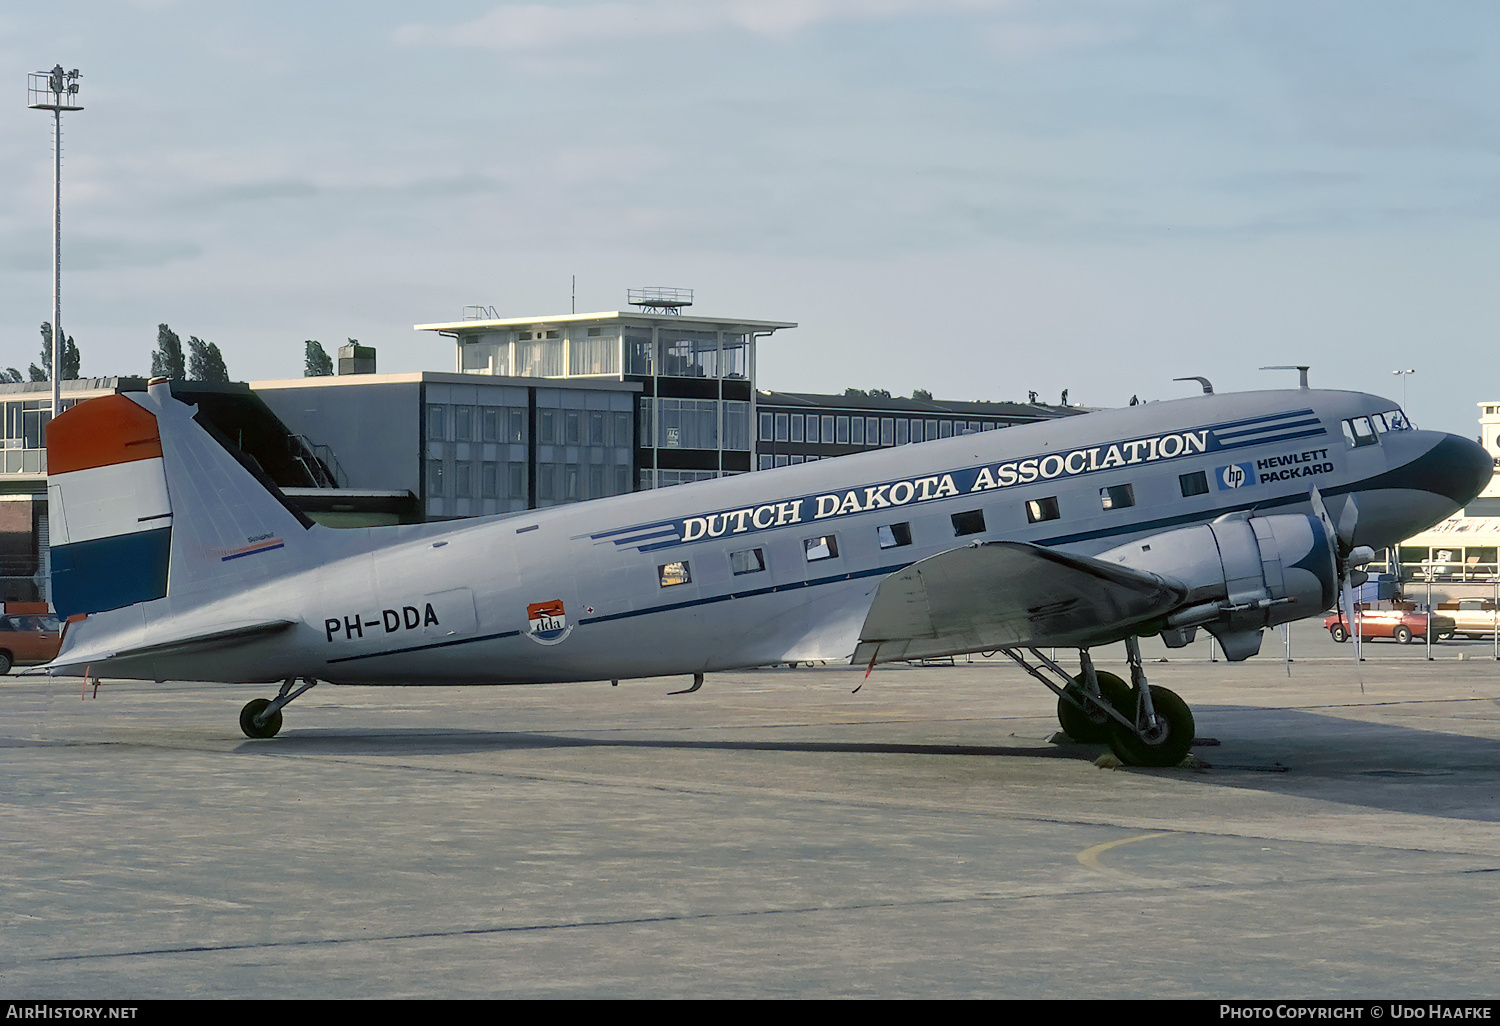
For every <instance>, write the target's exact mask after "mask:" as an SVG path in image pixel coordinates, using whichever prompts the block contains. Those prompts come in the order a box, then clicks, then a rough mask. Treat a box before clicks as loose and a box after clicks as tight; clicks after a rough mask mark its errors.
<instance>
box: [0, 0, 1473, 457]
mask: <svg viewBox="0 0 1500 1026" xmlns="http://www.w3.org/2000/svg"><path fill="white" fill-rule="evenodd" d="M56 63H61V64H63V65H64V67H66V68H70V69H71V68H75V67H76V68H79V69H81V71H82V72H83V78H82V84H83V90H82V93H81V98H82V102H83V103H84V105H85V106H86V108H87V109H86V110H84V111H82V112H81V113H77V114H71V115H65V116H64V124H63V141H64V164H63V231H64V241H63V253H64V272H63V323H64V327H65V328H66V329H67V331H68V333H69V334H71V335H73V336H74V338H76V339H77V341H78V344H79V347H80V349H81V350H82V354H83V371H84V373H85V374H87V375H110V374H123V373H135V374H139V373H144V372H145V371H146V370H148V369H149V366H150V353H151V350H152V349H153V348H154V346H155V336H156V325H157V324H158V323H159V322H162V321H166V322H168V323H169V324H171V326H172V327H173V328H174V329H175V330H177V331H178V332H179V333H180V334H181V335H182V337H183V338H184V339H186V337H187V336H188V335H189V334H193V335H198V336H200V337H202V338H204V339H207V340H208V341H211V342H214V343H216V344H217V345H218V346H219V348H220V349H221V350H222V351H223V354H224V357H225V360H226V362H227V364H228V366H229V370H230V373H231V375H232V376H234V377H235V378H239V379H255V378H266V377H290V376H298V375H300V374H301V371H302V348H303V347H302V341H303V340H304V339H308V338H314V339H319V340H321V341H322V342H323V343H324V345H325V347H326V348H327V349H328V350H329V352H330V353H332V351H333V349H334V348H335V346H336V345H338V344H339V343H342V342H343V341H344V340H345V339H346V338H348V337H355V338H358V339H359V340H360V341H361V342H364V343H367V344H372V345H375V346H377V347H378V348H379V351H380V356H379V359H380V369H381V370H383V371H408V370H423V369H429V370H449V369H451V368H452V366H453V354H452V349H451V344H450V343H449V342H447V340H444V339H440V338H438V337H436V336H433V335H429V334H427V333H418V332H414V331H413V330H412V328H411V326H412V325H413V324H415V323H422V322H432V321H442V320H456V319H459V318H460V317H461V316H462V310H463V307H464V305H465V304H470V303H482V304H489V305H493V306H495V307H496V308H497V309H498V311H499V312H500V313H501V314H502V315H503V316H523V315H533V314H536V315H541V314H548V313H559V312H567V311H568V310H569V308H570V303H571V299H570V282H571V279H572V276H574V275H576V276H577V309H578V310H579V311H580V312H584V311H597V310H614V309H619V308H620V307H622V306H623V305H624V303H625V292H626V289H627V288H631V287H640V286H644V285H665V286H677V287H684V288H692V289H695V290H696V292H697V305H696V307H695V308H694V309H695V310H697V311H700V312H702V313H705V314H709V315H718V316H726V317H744V318H751V319H767V320H787V321H796V322H798V323H799V324H800V327H799V328H797V329H795V330H793V331H788V332H782V333H778V334H777V335H776V336H774V337H773V338H772V339H771V340H769V341H767V342H766V343H764V344H763V346H762V349H761V356H760V385H761V387H763V388H776V389H784V390H790V391H835V392H836V391H842V390H843V389H844V388H845V387H847V386H857V387H861V388H871V387H876V388H886V389H889V390H890V391H891V392H892V393H894V394H909V393H910V392H911V391H912V389H913V388H926V389H929V390H931V391H932V392H933V393H934V394H935V395H937V396H938V397H941V398H951V399H1024V398H1025V396H1026V393H1027V392H1028V391H1029V390H1035V391H1037V392H1039V393H1040V394H1041V396H1042V398H1044V399H1046V400H1049V401H1053V402H1055V401H1056V400H1057V399H1058V397H1059V394H1060V392H1061V391H1062V389H1064V388H1066V389H1068V390H1069V398H1070V400H1071V401H1073V402H1079V403H1083V404H1086V405H1091V406H1119V405H1123V404H1125V403H1127V402H1129V400H1130V398H1131V396H1132V395H1138V396H1140V397H1141V398H1142V399H1164V398H1171V397H1175V396H1180V395H1187V394H1191V393H1192V392H1193V390H1195V389H1196V387H1197V386H1196V385H1192V386H1189V385H1184V384H1174V383H1173V382H1172V380H1171V379H1172V378H1174V377H1179V376H1183V375H1189V374H1203V375H1207V376H1208V377H1210V378H1212V379H1213V381H1214V384H1215V385H1216V386H1217V387H1218V389H1219V390H1220V391H1230V390H1242V389H1250V388H1262V387H1269V386H1275V385H1280V384H1292V383H1294V381H1295V378H1294V377H1293V375H1292V374H1291V373H1289V372H1263V371H1260V370H1258V368H1259V367H1261V366H1262V365H1264V364H1285V363H1308V364H1311V365H1312V380H1313V383H1314V384H1315V385H1318V386H1326V387H1343V388H1354V389H1359V390H1363V391H1373V392H1379V393H1381V394H1384V395H1387V396H1393V397H1395V398H1397V399H1399V398H1400V394H1401V380H1400V379H1399V378H1398V377H1396V376H1393V374H1392V371H1393V370H1396V369H1406V368H1408V367H1410V368H1415V370H1416V372H1417V373H1416V374H1414V375H1412V376H1411V377H1410V379H1409V382H1408V385H1407V389H1408V406H1409V408H1410V411H1411V413H1412V415H1413V417H1414V418H1415V419H1416V421H1417V423H1418V425H1419V426H1430V427H1440V428H1444V429H1447V430H1452V431H1458V432H1461V433H1464V434H1469V435H1472V434H1474V433H1475V426H1474V423H1475V419H1476V416H1477V410H1476V407H1475V403H1477V402H1480V401H1482V400H1491V401H1494V400H1500V377H1497V374H1496V371H1497V367H1500V357H1497V350H1500V331H1497V327H1500V311H1497V299H1500V288H1497V285H1500V234H1497V227H1500V224H1497V214H1500V178H1497V171H1500V4H1496V3H1495V2H1494V0H1432V2H1428V3H1415V2H1410V0H1407V2H1394V0H1242V2H1214V0H616V2H587V0H584V2H561V0H559V2H548V3H495V2H493V0H491V2H478V0H475V2H463V0H449V2H444V0H429V2H427V3H423V4H413V3H395V2H388V0H365V2H362V3H357V4H356V3H317V2H315V0H298V2H294V3H293V2H279V0H254V2H237V0H212V2H193V0H134V2H130V0H116V2H107V0H72V2H70V3H68V4H66V5H64V6H63V7H59V8H56V9H55V13H54V8H53V7H52V6H49V5H45V4H8V5H6V7H5V8H4V10H3V13H0V66H3V67H4V68H6V69H8V71H7V72H6V77H5V78H4V79H0V81H8V82H9V83H10V88H11V96H12V102H10V103H9V104H5V105H3V106H0V176H3V177H0V180H3V181H4V182H5V184H6V188H5V189H4V192H3V194H0V330H3V334H0V339H3V345H4V351H3V353H0V367H3V366H15V367H19V368H20V369H21V370H22V371H23V372H24V371H25V369H26V366H27V364H28V363H30V362H33V361H36V360H37V359H38V349H39V343H40V337H39V334H38V330H37V328H38V325H39V324H40V322H41V321H43V320H47V319H50V316H51V276H50V268H51V248H50V247H51V173H52V165H51V131H50V124H49V122H50V115H45V114H43V113H40V112H38V111H33V110H28V109H27V108H26V105H25V96H26V94H25V85H26V74H27V72H31V71H38V70H44V69H47V68H50V67H52V65H53V64H56Z"/></svg>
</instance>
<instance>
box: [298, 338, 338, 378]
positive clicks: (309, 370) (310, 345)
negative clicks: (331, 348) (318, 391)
mask: <svg viewBox="0 0 1500 1026" xmlns="http://www.w3.org/2000/svg"><path fill="white" fill-rule="evenodd" d="M303 347H304V352H305V356H304V358H303V362H302V376H303V377H304V378H326V377H330V376H331V375H332V374H333V358H332V357H331V356H329V355H328V353H327V351H326V350H324V348H323V343H321V342H318V341H315V340H314V339H308V340H307V341H306V342H304V343H303Z"/></svg>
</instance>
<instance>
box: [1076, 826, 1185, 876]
mask: <svg viewBox="0 0 1500 1026" xmlns="http://www.w3.org/2000/svg"><path fill="white" fill-rule="evenodd" d="M1168 833H1170V831H1164V832H1162V833H1157V834H1139V835H1137V836H1135V837H1122V838H1121V839H1120V840H1118V841H1110V842H1108V843H1107V844H1096V845H1094V846H1093V847H1092V848H1085V849H1084V850H1083V851H1081V852H1079V853H1078V864H1079V865H1081V866H1083V868H1085V869H1092V870H1093V871H1094V872H1096V873H1107V874H1109V875H1111V876H1126V877H1131V878H1135V874H1134V873H1127V872H1125V871H1124V870H1123V869H1111V868H1109V867H1108V866H1101V865H1100V864H1099V856H1100V855H1103V854H1104V853H1105V852H1107V851H1109V850H1110V849H1111V848H1118V847H1119V846H1120V845H1122V844H1134V843H1135V842H1136V841H1149V840H1151V839H1152V838H1153V837H1166V836H1167V834H1168Z"/></svg>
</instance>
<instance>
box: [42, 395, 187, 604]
mask: <svg viewBox="0 0 1500 1026" xmlns="http://www.w3.org/2000/svg"><path fill="white" fill-rule="evenodd" d="M47 507H48V514H49V526H50V529H51V545H52V604H53V606H54V607H56V609H57V613H58V615H59V616H61V617H68V616H73V615H75V614H78V613H97V612H99V611H101V610H105V609H116V608H119V607H120V606H128V605H131V604H133V603H136V602H145V601H148V600H150V599H157V598H162V597H163V596H165V595H166V593H167V576H168V572H169V568H170V562H171V559H170V556H171V540H172V506H171V501H170V500H169V499H168V496H167V478H166V471H165V467H164V466H163V461H162V450H161V434H160V432H159V431H158V430H157V426H156V416H155V415H154V414H152V413H151V412H149V411H148V410H145V409H143V408H142V407H141V406H140V405H139V404H137V403H135V402H132V401H131V400H130V399H129V398H127V397H126V396H124V395H108V396H101V397H100V398H98V399H94V400H90V401H89V402H86V403H80V404H79V405H78V406H75V407H74V408H73V409H71V410H69V411H67V412H66V413H64V414H63V415H62V416H60V417H57V418H56V419H54V420H53V421H52V423H51V424H49V425H48V426H47Z"/></svg>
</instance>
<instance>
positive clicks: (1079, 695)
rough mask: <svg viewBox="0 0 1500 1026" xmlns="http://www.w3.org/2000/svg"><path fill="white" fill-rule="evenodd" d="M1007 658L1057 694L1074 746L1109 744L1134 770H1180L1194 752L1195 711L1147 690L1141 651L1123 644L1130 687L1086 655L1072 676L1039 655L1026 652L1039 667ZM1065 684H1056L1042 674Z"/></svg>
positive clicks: (1131, 641)
mask: <svg viewBox="0 0 1500 1026" xmlns="http://www.w3.org/2000/svg"><path fill="white" fill-rule="evenodd" d="M1004 651H1005V654H1006V655H1008V656H1010V657H1011V659H1013V660H1015V662H1016V663H1017V664H1018V665H1019V666H1020V667H1021V668H1022V669H1023V670H1025V671H1026V672H1027V673H1029V674H1031V675H1032V676H1033V677H1035V678H1036V679H1037V680H1039V681H1041V682H1042V683H1043V684H1045V685H1046V686H1047V687H1048V688H1050V689H1052V690H1053V691H1054V692H1056V693H1057V719H1058V722H1059V723H1061V724H1062V728H1063V730H1064V731H1065V732H1066V733H1067V734H1068V736H1069V737H1071V738H1073V739H1074V740H1075V741H1081V742H1084V743H1087V744H1100V743H1103V744H1108V745H1109V747H1110V749H1111V750H1112V751H1113V752H1114V753H1115V755H1116V756H1118V757H1119V759H1120V761H1121V762H1123V763H1126V764H1128V765H1131V766H1176V765H1177V764H1178V763H1180V762H1181V761H1182V760H1183V759H1185V758H1187V754H1188V751H1189V750H1190V749H1191V748H1192V747H1193V732H1194V730H1195V729H1196V727H1195V724H1194V723H1193V711H1192V710H1191V709H1190V708H1188V704H1187V703H1186V702H1184V701H1183V700H1182V699H1181V698H1178V697H1177V694H1176V693H1175V692H1172V691H1168V690H1167V689H1166V688H1162V687H1157V686H1156V685H1154V684H1148V683H1147V681H1146V673H1145V671H1144V670H1143V669H1142V667H1141V646H1140V642H1139V641H1138V640H1137V639H1135V638H1133V637H1132V638H1126V639H1125V653H1126V658H1127V659H1128V660H1129V662H1130V684H1126V683H1125V682H1124V681H1123V680H1121V679H1120V678H1119V677H1116V676H1115V675H1114V674H1112V673H1107V672H1100V671H1098V670H1095V669H1094V663H1093V660H1092V659H1090V658H1089V652H1088V649H1086V648H1085V649H1080V650H1079V652H1078V658H1079V663H1080V666H1081V671H1080V672H1079V673H1078V674H1077V675H1076V676H1069V675H1068V672H1067V671H1066V670H1064V669H1063V668H1062V667H1061V666H1059V665H1057V663H1055V662H1053V661H1052V660H1051V659H1049V658H1047V657H1046V656H1044V655H1042V653H1041V652H1040V651H1038V650H1037V649H1034V648H1033V649H1028V651H1029V652H1030V653H1031V656H1032V658H1033V659H1034V660H1035V661H1036V662H1037V663H1039V664H1040V666H1036V665H1033V664H1032V663H1030V662H1028V661H1027V660H1026V658H1025V657H1024V656H1023V655H1021V654H1020V653H1019V652H1017V651H1016V650H1015V649H1009V648H1008V649H1005V650H1004ZM1044 669H1045V670H1047V671H1050V672H1051V673H1052V674H1053V675H1055V676H1056V677H1057V678H1059V679H1060V680H1061V681H1062V682H1063V683H1062V684H1061V685H1058V684H1055V683H1053V682H1052V681H1051V680H1049V679H1048V678H1047V677H1046V676H1045V675H1044V674H1043V672H1042V671H1043V670H1044Z"/></svg>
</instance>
